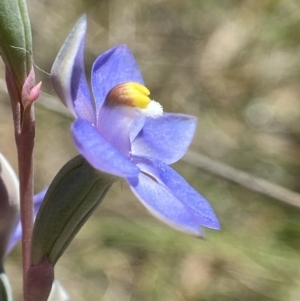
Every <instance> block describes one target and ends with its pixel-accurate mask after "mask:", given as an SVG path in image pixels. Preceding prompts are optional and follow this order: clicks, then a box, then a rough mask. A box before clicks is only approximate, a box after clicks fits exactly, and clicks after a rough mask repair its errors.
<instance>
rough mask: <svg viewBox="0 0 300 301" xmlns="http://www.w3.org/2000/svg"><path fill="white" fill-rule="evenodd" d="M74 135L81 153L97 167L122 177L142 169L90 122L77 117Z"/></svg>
mask: <svg viewBox="0 0 300 301" xmlns="http://www.w3.org/2000/svg"><path fill="white" fill-rule="evenodd" d="M72 135H73V139H74V142H75V144H76V146H77V148H78V150H79V152H80V154H81V155H82V156H83V157H84V158H85V159H86V160H87V161H88V162H89V163H90V164H91V165H92V166H93V167H94V168H96V169H98V170H101V171H103V172H106V173H109V174H113V175H116V176H120V177H134V176H136V175H137V174H138V173H139V172H140V170H139V168H138V167H136V165H135V164H133V163H132V162H131V161H130V160H129V159H128V158H126V157H125V156H124V155H122V154H121V153H120V152H119V151H118V150H117V149H116V148H115V147H114V146H113V145H111V144H110V143H109V142H107V140H106V139H104V138H103V137H102V135H101V134H100V132H99V131H98V129H97V128H96V127H94V126H93V125H92V124H91V123H90V122H88V121H86V120H83V119H77V120H75V122H74V123H73V125H72Z"/></svg>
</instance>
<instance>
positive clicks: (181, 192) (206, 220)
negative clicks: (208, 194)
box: [133, 157, 220, 230]
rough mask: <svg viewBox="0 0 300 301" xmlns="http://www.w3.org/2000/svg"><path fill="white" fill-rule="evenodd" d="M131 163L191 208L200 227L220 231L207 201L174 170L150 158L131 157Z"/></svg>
mask: <svg viewBox="0 0 300 301" xmlns="http://www.w3.org/2000/svg"><path fill="white" fill-rule="evenodd" d="M133 162H134V163H136V164H137V166H138V167H139V168H140V169H141V171H143V172H145V173H147V174H149V175H151V176H153V177H154V178H155V179H156V180H157V181H158V182H160V183H163V184H164V185H166V186H167V187H168V189H169V190H170V191H171V192H172V194H173V195H174V196H175V197H177V198H178V199H179V200H180V201H182V202H183V203H184V204H185V205H186V206H188V207H189V208H191V210H192V212H193V214H194V215H195V216H196V217H197V219H198V220H199V221H200V223H201V225H202V226H204V227H207V228H211V229H216V230H219V229H220V224H219V221H218V219H217V217H216V215H215V213H214V211H213V209H212V207H211V206H210V204H209V203H208V201H207V200H206V199H205V198H204V197H203V196H202V195H200V194H199V193H198V192H197V191H196V190H195V189H194V188H192V187H191V186H190V185H189V184H188V183H187V182H186V181H185V179H184V178H182V177H181V176H180V175H179V174H178V173H177V172H176V171H175V170H173V169H172V168H171V167H169V166H168V165H166V164H165V163H163V162H161V161H158V160H155V159H150V158H142V157H133Z"/></svg>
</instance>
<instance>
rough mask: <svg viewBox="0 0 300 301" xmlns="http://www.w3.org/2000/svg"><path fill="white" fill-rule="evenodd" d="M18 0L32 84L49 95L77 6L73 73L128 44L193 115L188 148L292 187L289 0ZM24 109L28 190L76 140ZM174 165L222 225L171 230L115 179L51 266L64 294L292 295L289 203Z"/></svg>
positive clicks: (295, 250) (293, 35) (293, 7)
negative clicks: (200, 235)
mask: <svg viewBox="0 0 300 301" xmlns="http://www.w3.org/2000/svg"><path fill="white" fill-rule="evenodd" d="M27 2H28V8H29V14H30V17H31V21H32V31H33V39H34V60H35V64H36V66H37V67H38V69H36V73H37V77H38V79H40V80H42V81H43V91H44V92H46V93H48V94H52V95H54V91H53V89H52V88H51V84H50V79H49V76H48V75H47V72H49V71H50V69H51V65H52V63H53V61H54V58H55V56H56V54H57V52H58V50H59V48H60V46H61V44H62V43H63V41H64V39H65V38H66V36H67V34H68V33H69V31H70V29H71V28H72V26H73V25H74V24H75V22H76V21H77V19H78V18H79V17H80V16H81V15H82V14H83V12H84V11H86V12H87V15H88V25H89V26H88V34H87V47H86V70H87V74H89V70H90V68H91V65H92V63H93V61H94V60H95V58H96V57H97V56H98V55H99V54H100V53H101V52H103V51H105V50H107V49H108V48H109V47H111V46H113V45H115V44H117V43H126V44H128V45H129V46H130V47H131V49H132V51H133V52H134V54H135V56H136V58H137V61H138V63H139V66H140V68H141V70H142V72H143V75H144V79H145V82H146V85H147V87H148V88H149V89H150V90H151V94H152V97H153V98H154V99H155V100H157V101H159V102H160V103H161V104H162V105H163V106H164V109H165V111H172V112H183V113H187V114H193V115H197V116H198V120H199V121H198V128H197V133H196V135H195V138H194V141H193V143H192V146H191V149H192V150H193V151H196V152H199V153H201V154H205V155H207V156H209V157H210V158H212V159H215V160H217V161H222V162H224V163H226V164H228V165H229V166H233V167H235V168H238V169H240V170H244V171H246V172H248V173H250V174H252V175H254V176H256V177H260V178H265V179H266V180H268V181H270V182H273V183H276V184H278V185H281V186H283V187H286V188H288V189H290V190H293V191H296V192H297V191H298V192H300V183H299V181H298V179H299V175H300V166H299V164H300V121H299V117H300V106H299V99H300V84H299V83H300V2H299V1H298V0H285V1H284V0H282V1H279V0H277V1H276V0H248V1H247V0H244V1H243V0H219V1H218V0H185V1H183V0H154V1H145V0H139V1H133V0H127V1H125V0H123V1H121V0H112V1H109V0H105V1H101V0H85V1H79V0H52V1H49V0H28V1H27ZM42 70H44V71H45V72H44V71H42ZM0 73H1V74H0V75H1V76H2V78H3V67H1V72H0ZM0 110H1V115H0V124H1V127H0V143H1V149H0V150H1V152H2V153H3V154H4V155H5V156H6V157H7V158H8V159H9V160H10V162H11V163H12V165H13V166H14V168H15V169H16V168H17V165H16V151H15V146H14V138H13V127H12V117H11V112H10V104H9V101H8V97H7V95H6V94H5V93H1V102H0ZM36 119H37V139H36V151H35V159H36V161H35V179H36V191H39V190H40V189H42V188H43V187H45V186H46V185H48V184H49V183H50V181H51V179H52V178H53V177H54V175H55V174H56V173H57V171H58V170H59V168H60V167H61V166H62V165H63V164H64V163H65V162H66V161H67V160H69V159H70V158H72V157H73V156H75V155H76V154H77V152H76V150H75V148H74V147H73V145H72V140H71V137H70V134H69V128H70V123H71V121H70V120H69V119H68V118H66V117H64V116H61V115H60V114H57V113H53V112H51V111H49V110H47V109H45V108H43V107H42V106H39V105H37V106H36ZM174 168H175V169H177V170H178V171H179V172H180V173H181V174H182V175H183V176H184V177H185V178H186V179H187V180H188V181H189V182H190V183H191V184H192V185H193V186H194V187H195V188H196V189H197V190H198V191H200V192H201V193H202V194H203V195H204V196H205V197H206V198H207V199H208V200H209V201H210V203H211V204H212V206H213V207H214V209H215V211H216V213H217V215H218V217H219V219H220V221H221V224H222V230H221V231H212V230H206V231H205V232H206V237H207V239H206V240H199V239H196V238H193V237H189V236H186V235H184V234H182V233H179V232H176V231H175V230H173V229H170V228H168V227H167V226H165V225H163V224H161V223H160V222H159V221H157V220H156V219H155V218H154V217H152V216H151V215H150V214H148V212H147V211H146V209H145V208H143V207H142V205H140V204H139V202H138V201H137V199H136V198H135V197H134V196H133V194H132V193H131V192H130V191H129V189H128V188H127V186H126V184H125V183H119V184H115V185H114V187H113V188H112V189H111V191H110V192H109V194H108V196H107V197H106V199H105V201H104V203H102V205H101V206H100V207H99V209H98V210H97V211H96V212H95V214H94V215H93V216H92V217H91V219H90V220H89V222H88V223H87V224H86V225H85V226H84V228H83V229H82V231H81V232H80V233H79V235H78V236H77V237H76V239H75V240H74V242H73V243H72V244H71V246H70V247H69V249H68V250H67V252H66V253H65V254H64V255H63V257H62V258H61V259H60V261H59V263H58V264H57V267H56V277H57V278H58V279H59V280H60V281H61V283H62V284H63V285H64V286H65V287H66V289H67V290H68V292H69V294H70V295H71V298H72V300H75V301H76V300H78V301H79V300H80V301H81V300H86V301H95V300H103V301H117V300H118V301H120V300H122V301H237V300H243V301H247V300H249V301H250V300H251V301H253V300H267V301H271V300H272V301H275V300H276V301H298V300H300V255H299V251H300V221H299V216H300V212H299V209H297V208H295V207H291V206H288V205H285V204H283V203H282V202H279V201H276V200H274V199H272V198H268V197H265V196H262V195H260V194H258V193H254V192H251V191H249V190H247V189H246V188H244V187H240V186H238V185H236V184H232V183H231V182H228V181H226V180H224V179H221V178H217V177H216V176H214V175H211V174H209V173H207V172H204V171H202V170H200V169H197V168H196V167H195V165H194V164H187V163H186V162H184V161H182V162H179V163H177V164H175V165H174ZM299 206H300V198H299ZM20 266H21V265H20V247H18V248H17V249H16V250H15V251H14V252H13V253H12V255H11V256H10V258H9V259H8V261H7V264H6V269H7V273H8V275H9V276H10V278H11V282H12V286H13V287H14V289H15V299H16V300H17V301H19V300H21V286H22V284H21V270H20Z"/></svg>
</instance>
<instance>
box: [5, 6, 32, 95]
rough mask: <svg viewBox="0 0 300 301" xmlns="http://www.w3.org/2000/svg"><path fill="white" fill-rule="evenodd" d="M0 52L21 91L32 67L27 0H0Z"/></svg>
mask: <svg viewBox="0 0 300 301" xmlns="http://www.w3.org/2000/svg"><path fill="white" fill-rule="evenodd" d="M0 53H1V56H2V58H3V61H4V63H5V65H6V67H7V68H8V70H9V71H10V73H11V74H12V76H13V78H14V81H15V84H16V86H17V88H18V90H19V91H21V89H22V86H23V84H24V82H25V79H26V77H27V75H28V74H29V72H30V70H31V67H32V37H31V27H30V20H29V16H28V12H27V7H26V1H25V0H1V1H0Z"/></svg>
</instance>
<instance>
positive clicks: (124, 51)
mask: <svg viewBox="0 0 300 301" xmlns="http://www.w3.org/2000/svg"><path fill="white" fill-rule="evenodd" d="M91 81H92V90H93V94H94V98H95V102H96V108H97V112H98V111H99V109H100V108H101V106H102V104H103V102H104V100H105V98H106V95H107V94H108V92H109V91H110V90H111V89H112V88H113V87H115V86H116V85H118V84H121V83H125V82H137V83H140V84H142V85H143V84H144V81H143V78H142V75H141V72H140V70H139V67H138V65H137V63H136V61H135V58H134V56H133V54H132V52H131V51H130V49H129V48H128V47H127V46H126V45H117V46H115V47H113V48H111V49H109V50H108V51H106V52H104V53H103V54H102V55H100V56H99V57H98V58H97V59H96V61H95V62H94V65H93V69H92V79H91Z"/></svg>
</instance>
